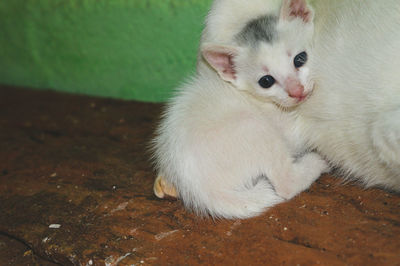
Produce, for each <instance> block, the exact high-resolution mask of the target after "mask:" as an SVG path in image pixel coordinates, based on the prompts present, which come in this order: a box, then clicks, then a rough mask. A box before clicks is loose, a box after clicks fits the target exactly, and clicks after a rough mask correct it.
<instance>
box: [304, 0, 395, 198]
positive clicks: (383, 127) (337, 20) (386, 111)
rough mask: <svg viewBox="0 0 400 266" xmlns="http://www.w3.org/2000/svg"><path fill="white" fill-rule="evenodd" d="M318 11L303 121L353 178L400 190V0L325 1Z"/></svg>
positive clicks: (309, 135)
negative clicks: (311, 90) (311, 87)
mask: <svg viewBox="0 0 400 266" xmlns="http://www.w3.org/2000/svg"><path fill="white" fill-rule="evenodd" d="M315 17H316V21H315V28H316V31H315V33H314V36H315V37H314V38H315V39H314V48H313V49H312V52H311V53H309V59H310V61H309V63H310V65H309V67H310V69H311V70H312V73H311V79H312V81H313V82H314V84H315V90H314V93H313V95H312V97H310V99H309V100H308V101H307V102H305V103H304V104H303V105H301V106H300V107H299V122H300V123H299V125H300V126H301V129H302V131H303V132H304V134H305V136H306V137H307V138H308V139H309V142H310V144H312V145H313V146H314V147H316V148H317V149H318V150H319V151H320V152H321V153H322V154H324V155H325V156H326V157H327V158H328V159H329V160H330V161H331V162H332V163H333V164H335V165H337V166H339V167H341V169H343V171H344V173H345V174H348V177H353V178H354V177H355V178H357V179H358V180H360V181H361V182H362V183H363V184H364V185H365V186H367V187H369V186H381V187H385V188H387V189H392V190H397V191H400V1H399V0H384V1H377V0H334V1H332V0H319V1H318V2H317V5H316V7H315Z"/></svg>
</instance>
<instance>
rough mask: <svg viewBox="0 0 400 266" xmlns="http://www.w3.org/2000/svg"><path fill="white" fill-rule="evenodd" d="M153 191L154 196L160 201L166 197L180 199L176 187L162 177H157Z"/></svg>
mask: <svg viewBox="0 0 400 266" xmlns="http://www.w3.org/2000/svg"><path fill="white" fill-rule="evenodd" d="M153 191H154V194H155V195H156V196H157V197H158V198H160V199H163V198H165V197H173V198H177V197H178V193H177V192H176V189H175V187H174V186H173V185H171V184H170V183H169V182H167V181H166V180H165V179H164V178H163V177H162V176H160V175H159V176H157V178H156V181H154V186H153Z"/></svg>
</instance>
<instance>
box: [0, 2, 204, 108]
mask: <svg viewBox="0 0 400 266" xmlns="http://www.w3.org/2000/svg"><path fill="white" fill-rule="evenodd" d="M210 3H211V0H1V1H0V83H2V84H9V85H19V86H29V87H34V88H50V89H55V90H60V91H68V92H73V93H84V94H91V95H100V96H107V97H116V98H124V99H137V100H142V101H164V100H166V99H167V98H168V97H169V96H170V95H171V90H172V89H173V88H174V87H175V86H177V85H178V84H179V83H180V82H181V81H182V80H184V78H185V77H186V76H187V75H189V74H190V73H192V72H194V69H195V60H196V53H197V45H198V41H199V38H200V33H201V29H202V27H203V21H204V17H205V15H206V13H207V10H208V8H209V5H210Z"/></svg>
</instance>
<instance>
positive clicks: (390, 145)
mask: <svg viewBox="0 0 400 266" xmlns="http://www.w3.org/2000/svg"><path fill="white" fill-rule="evenodd" d="M399 120H400V111H399V110H398V111H395V112H388V113H385V114H383V115H382V116H381V117H380V118H379V119H378V120H377V121H375V122H374V124H373V127H372V134H371V137H372V143H373V144H374V146H375V148H376V149H377V151H378V155H379V159H380V160H382V161H383V162H384V163H386V164H394V165H400V123H399Z"/></svg>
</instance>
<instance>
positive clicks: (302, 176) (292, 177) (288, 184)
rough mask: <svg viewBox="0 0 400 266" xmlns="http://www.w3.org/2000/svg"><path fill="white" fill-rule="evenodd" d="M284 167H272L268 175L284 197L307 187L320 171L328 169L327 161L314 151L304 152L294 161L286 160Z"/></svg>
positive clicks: (286, 197) (291, 195) (324, 171)
mask: <svg viewBox="0 0 400 266" xmlns="http://www.w3.org/2000/svg"><path fill="white" fill-rule="evenodd" d="M288 159H290V158H288ZM284 167H286V169H274V172H272V173H271V176H270V177H271V179H272V180H271V183H272V184H273V186H274V188H275V191H276V193H277V194H278V195H279V196H281V197H283V198H285V199H290V198H293V197H294V196H296V195H297V194H299V193H300V192H302V191H304V190H306V189H308V188H309V187H310V186H311V184H312V183H313V182H314V181H315V180H317V179H318V178H319V177H320V175H321V174H322V173H326V172H328V171H329V165H328V163H327V162H326V161H325V160H324V159H323V158H322V157H321V156H320V155H319V154H317V153H315V152H310V153H306V154H305V155H304V156H302V157H301V158H298V159H297V160H295V161H294V162H293V161H288V162H287V163H286V166H284Z"/></svg>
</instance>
